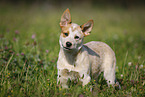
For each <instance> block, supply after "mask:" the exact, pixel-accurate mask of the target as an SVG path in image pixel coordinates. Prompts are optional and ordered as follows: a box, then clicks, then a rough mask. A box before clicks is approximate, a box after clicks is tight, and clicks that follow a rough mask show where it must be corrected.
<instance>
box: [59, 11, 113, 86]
mask: <svg viewBox="0 0 145 97" xmlns="http://www.w3.org/2000/svg"><path fill="white" fill-rule="evenodd" d="M60 27H61V35H60V40H59V43H60V52H59V57H58V61H57V69H58V77H57V82H58V83H60V85H61V86H62V88H68V85H67V81H68V79H70V80H74V79H76V78H79V81H81V82H82V85H83V86H85V85H86V84H88V83H89V82H90V80H91V78H93V79H95V80H96V79H97V77H98V75H99V74H100V73H101V72H104V78H105V79H106V80H107V84H108V85H110V84H111V85H114V84H115V66H116V58H115V54H114V52H113V50H112V49H111V48H110V47H109V46H108V45H107V44H105V43H103V42H97V41H92V42H89V43H86V44H83V39H84V37H85V36H88V35H90V32H91V30H92V27H93V20H89V21H88V22H87V23H85V24H83V25H81V26H79V25H77V24H75V23H71V15H70V11H69V9H66V10H65V11H64V13H63V15H62V17H61V21H60Z"/></svg>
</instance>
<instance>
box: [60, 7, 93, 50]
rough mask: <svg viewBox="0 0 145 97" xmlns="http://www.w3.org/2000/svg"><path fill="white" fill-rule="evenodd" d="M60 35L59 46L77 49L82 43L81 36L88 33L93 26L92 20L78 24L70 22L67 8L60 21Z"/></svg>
mask: <svg viewBox="0 0 145 97" xmlns="http://www.w3.org/2000/svg"><path fill="white" fill-rule="evenodd" d="M60 27H61V35H60V40H59V42H60V46H61V48H63V49H64V50H68V51H70V50H77V51H78V50H79V49H80V48H81V47H82V45H83V38H84V37H85V36H88V35H90V32H91V30H92V27H93V20H89V21H88V22H87V23H85V24H83V25H81V26H79V25H77V24H75V23H72V22H71V15H70V11H69V9H66V10H65V11H64V13H63V15H62V16H61V21H60Z"/></svg>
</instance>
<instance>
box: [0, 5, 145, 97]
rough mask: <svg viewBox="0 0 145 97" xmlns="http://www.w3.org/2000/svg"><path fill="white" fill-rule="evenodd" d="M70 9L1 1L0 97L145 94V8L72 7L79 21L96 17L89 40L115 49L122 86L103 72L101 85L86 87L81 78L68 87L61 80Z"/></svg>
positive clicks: (92, 96) (74, 20) (74, 96)
mask: <svg viewBox="0 0 145 97" xmlns="http://www.w3.org/2000/svg"><path fill="white" fill-rule="evenodd" d="M65 9H66V8H57V7H52V6H48V5H39V6H38V5H35V4H34V5H32V6H29V5H23V4H21V5H11V4H0V96H1V97H22V96H27V97H29V96H31V97H37V96H39V97H40V96H42V97H52V96H53V97H96V96H111V97H114V96H133V97H140V96H145V65H144V61H145V10H144V9H145V7H132V8H128V9H126V8H121V7H111V6H105V7H86V8H80V7H77V8H73V7H72V8H70V11H71V15H72V21H73V22H74V23H77V24H79V25H81V24H84V23H86V22H87V21H88V20H89V19H93V20H94V27H93V30H92V32H91V35H90V36H87V37H85V40H84V43H86V42H89V41H102V42H105V43H107V44H108V45H110V47H111V48H112V49H113V50H114V51H115V54H116V58H117V66H116V78H117V80H118V81H119V83H120V85H121V89H120V90H118V89H114V88H112V87H110V88H109V87H108V86H107V83H106V82H105V79H104V78H103V74H101V75H100V76H99V78H98V83H97V84H96V83H95V81H94V80H93V79H92V80H91V82H90V83H89V84H88V85H87V86H85V87H82V86H81V85H80V84H79V83H77V82H72V83H71V85H70V86H69V87H70V88H69V89H62V88H61V87H60V86H59V85H57V65H56V62H57V58H58V52H59V35H60V32H61V30H60V27H59V21H60V17H61V15H62V13H63V11H64V10H65ZM90 87H93V88H92V91H90Z"/></svg>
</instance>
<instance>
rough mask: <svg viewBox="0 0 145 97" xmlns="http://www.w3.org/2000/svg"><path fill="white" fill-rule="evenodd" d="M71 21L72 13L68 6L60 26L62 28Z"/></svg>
mask: <svg viewBox="0 0 145 97" xmlns="http://www.w3.org/2000/svg"><path fill="white" fill-rule="evenodd" d="M70 23H71V15H70V11H69V9H68V8H67V9H66V10H65V11H64V12H63V14H62V16H61V21H60V23H59V24H60V27H61V28H62V27H63V26H66V25H68V24H70Z"/></svg>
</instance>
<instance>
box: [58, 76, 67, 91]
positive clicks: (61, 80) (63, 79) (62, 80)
mask: <svg viewBox="0 0 145 97" xmlns="http://www.w3.org/2000/svg"><path fill="white" fill-rule="evenodd" d="M57 80H58V83H60V85H61V86H62V88H63V89H64V88H68V85H67V81H68V78H67V77H63V76H62V77H59V78H57Z"/></svg>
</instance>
